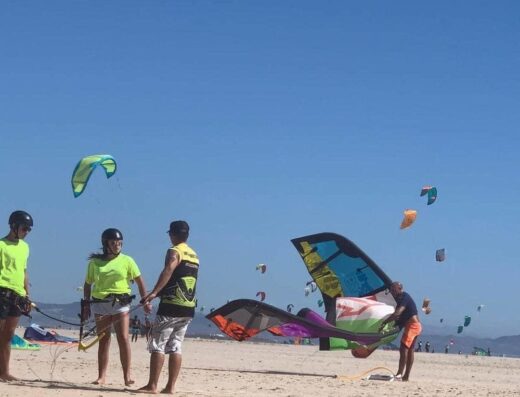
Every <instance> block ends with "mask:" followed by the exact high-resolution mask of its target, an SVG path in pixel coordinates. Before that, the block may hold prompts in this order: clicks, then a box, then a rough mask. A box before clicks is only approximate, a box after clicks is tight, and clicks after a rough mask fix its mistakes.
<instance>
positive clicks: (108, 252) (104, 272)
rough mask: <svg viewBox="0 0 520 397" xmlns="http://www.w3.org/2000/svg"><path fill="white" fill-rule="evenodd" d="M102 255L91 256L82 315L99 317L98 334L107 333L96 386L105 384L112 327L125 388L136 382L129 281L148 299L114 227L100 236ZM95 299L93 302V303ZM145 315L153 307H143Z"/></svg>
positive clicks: (99, 348)
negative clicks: (132, 362)
mask: <svg viewBox="0 0 520 397" xmlns="http://www.w3.org/2000/svg"><path fill="white" fill-rule="evenodd" d="M101 243H102V245H103V253H93V254H91V255H90V257H89V259H90V261H89V263H88V269H87V275H86V278H85V284H84V286H83V294H84V299H85V301H86V302H91V303H90V304H89V303H87V304H86V305H84V308H83V310H84V312H83V313H82V318H83V320H85V319H87V318H89V317H90V315H91V312H93V313H94V315H95V318H96V329H97V332H98V334H101V333H104V336H103V337H102V338H101V339H100V340H99V347H98V378H97V379H96V380H95V381H94V382H93V383H94V384H104V383H105V382H106V374H107V369H108V356H109V349H110V340H111V333H110V330H111V328H112V326H113V327H114V330H115V332H116V336H117V342H118V344H119V352H120V354H119V355H120V359H121V366H122V367H123V377H124V381H125V385H126V386H129V385H131V384H133V383H134V381H133V380H132V376H131V371H130V367H131V350H130V341H129V338H128V327H129V323H130V316H129V311H130V300H131V298H130V294H131V292H132V289H131V288H130V282H131V281H135V283H136V284H137V287H138V289H139V294H140V295H141V297H144V296H146V287H145V284H144V279H143V277H142V276H141V272H140V271H139V268H138V267H137V264H136V263H135V261H134V260H133V259H132V258H131V257H130V256H128V255H125V254H123V253H122V252H121V249H122V247H123V234H122V233H121V232H120V231H119V230H117V229H114V228H110V229H106V230H105V231H104V232H103V234H102V235H101ZM91 299H92V300H91ZM144 311H145V313H150V311H151V305H149V304H148V305H144Z"/></svg>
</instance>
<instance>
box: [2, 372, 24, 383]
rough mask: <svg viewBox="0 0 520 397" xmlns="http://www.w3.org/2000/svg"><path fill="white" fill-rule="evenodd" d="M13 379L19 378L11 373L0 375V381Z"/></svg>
mask: <svg viewBox="0 0 520 397" xmlns="http://www.w3.org/2000/svg"><path fill="white" fill-rule="evenodd" d="M13 380H20V379H18V378H16V377H14V376H13V375H10V374H7V375H2V376H0V381H2V382H10V381H13Z"/></svg>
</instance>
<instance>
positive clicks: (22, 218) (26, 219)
mask: <svg viewBox="0 0 520 397" xmlns="http://www.w3.org/2000/svg"><path fill="white" fill-rule="evenodd" d="M16 225H18V226H21V225H25V226H29V227H33V219H32V216H31V215H29V214H28V213H27V212H25V211H14V212H13V213H12V214H11V215H10V216H9V226H16Z"/></svg>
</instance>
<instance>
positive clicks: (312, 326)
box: [206, 298, 399, 351]
mask: <svg viewBox="0 0 520 397" xmlns="http://www.w3.org/2000/svg"><path fill="white" fill-rule="evenodd" d="M336 311H337V313H338V314H337V326H333V325H331V324H329V323H328V322H327V321H326V320H325V319H324V318H322V317H321V316H320V315H319V314H317V313H315V312H313V311H312V310H310V309H302V310H300V311H299V312H298V314H297V315H296V316H295V315H293V314H291V313H288V312H286V311H284V310H281V309H278V308H276V307H274V306H270V305H267V304H265V303H261V302H258V301H254V300H249V299H239V300H235V301H232V302H230V303H228V304H226V305H224V306H222V307H220V308H218V309H217V310H215V311H214V312H213V313H211V314H208V315H207V316H206V318H207V319H209V320H211V321H213V323H215V325H216V326H217V327H218V328H220V329H221V330H222V332H224V333H225V334H226V335H228V336H229V337H231V338H233V339H235V340H237V341H243V340H246V339H248V338H251V337H253V336H255V335H257V334H258V333H260V332H262V331H269V332H270V333H272V334H273V335H276V336H286V337H302V338H331V337H334V338H340V339H342V340H344V341H345V342H346V343H347V344H348V349H354V350H356V349H360V350H367V349H370V350H371V351H373V350H374V349H375V348H377V346H379V345H381V344H386V343H390V341H392V340H393V339H395V337H396V336H397V335H398V333H399V329H397V328H394V327H393V326H392V325H390V324H387V325H386V326H385V329H384V331H386V332H384V333H379V332H378V328H379V326H380V324H381V322H382V321H383V319H384V318H386V317H388V316H389V315H390V314H391V313H393V312H394V307H393V306H390V305H386V304H384V303H382V302H377V301H374V300H372V299H365V298H341V299H339V300H338V303H337V307H336ZM358 351H359V350H358Z"/></svg>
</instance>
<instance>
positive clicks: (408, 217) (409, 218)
mask: <svg viewBox="0 0 520 397" xmlns="http://www.w3.org/2000/svg"><path fill="white" fill-rule="evenodd" d="M403 214H404V218H403V220H402V222H401V226H400V228H401V229H406V228H407V227H410V226H412V224H413V223H414V222H415V219H416V218H417V211H416V210H410V209H408V210H405V211H404V212H403Z"/></svg>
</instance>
